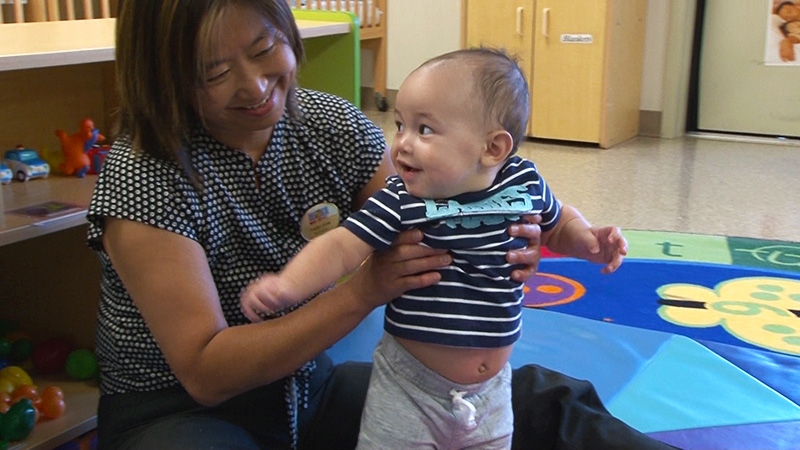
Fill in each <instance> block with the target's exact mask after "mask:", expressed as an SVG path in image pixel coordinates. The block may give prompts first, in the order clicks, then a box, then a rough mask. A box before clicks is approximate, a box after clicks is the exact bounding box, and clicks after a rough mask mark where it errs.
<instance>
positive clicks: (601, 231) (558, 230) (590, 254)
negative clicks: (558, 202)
mask: <svg viewBox="0 0 800 450" xmlns="http://www.w3.org/2000/svg"><path fill="white" fill-rule="evenodd" d="M542 245H546V246H547V248H548V249H550V250H552V251H554V252H556V253H560V254H562V255H567V256H572V257H575V258H580V259H585V260H587V261H590V262H594V263H599V264H605V266H604V267H603V269H602V272H603V273H611V272H614V271H615V270H617V268H619V266H620V265H621V264H622V260H623V259H624V257H625V255H627V254H628V241H626V240H625V237H623V236H622V232H621V231H620V229H619V228H617V227H593V226H591V225H590V224H589V222H588V221H586V219H584V218H583V216H582V215H581V213H580V212H579V211H578V210H577V209H575V208H573V207H572V206H570V205H563V206H562V207H561V218H560V219H559V221H558V224H556V226H555V227H554V228H552V229H550V230H548V231H545V232H542Z"/></svg>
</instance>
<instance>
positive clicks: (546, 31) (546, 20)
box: [542, 8, 550, 39]
mask: <svg viewBox="0 0 800 450" xmlns="http://www.w3.org/2000/svg"><path fill="white" fill-rule="evenodd" d="M542 36H544V38H545V39H548V38H550V8H544V9H542Z"/></svg>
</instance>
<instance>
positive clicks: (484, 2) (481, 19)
mask: <svg viewBox="0 0 800 450" xmlns="http://www.w3.org/2000/svg"><path fill="white" fill-rule="evenodd" d="M465 3H466V10H465V15H466V18H465V21H466V28H465V37H466V38H465V46H466V47H477V46H480V45H485V46H490V47H496V48H504V49H506V50H507V51H508V52H509V53H511V54H512V55H514V56H516V57H517V58H518V60H519V65H520V68H521V69H522V71H523V72H524V73H525V77H526V78H527V79H528V83H529V84H530V81H531V75H532V73H533V33H534V6H535V0H465ZM530 132H531V121H529V122H528V134H530Z"/></svg>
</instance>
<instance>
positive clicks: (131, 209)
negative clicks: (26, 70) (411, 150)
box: [88, 89, 385, 393]
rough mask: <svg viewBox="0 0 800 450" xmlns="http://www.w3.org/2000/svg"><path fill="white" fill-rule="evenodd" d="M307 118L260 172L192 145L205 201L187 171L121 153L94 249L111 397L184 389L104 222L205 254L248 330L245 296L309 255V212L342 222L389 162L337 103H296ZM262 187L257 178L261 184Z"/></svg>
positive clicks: (105, 184)
mask: <svg viewBox="0 0 800 450" xmlns="http://www.w3.org/2000/svg"><path fill="white" fill-rule="evenodd" d="M297 98H298V102H299V106H300V111H301V115H300V118H289V117H286V116H284V118H282V119H281V120H280V121H279V122H278V123H277V124H276V125H275V130H274V132H273V135H272V140H271V142H270V144H269V147H268V148H267V150H266V152H265V154H264V155H263V157H262V158H261V159H260V160H259V161H258V162H257V164H256V167H255V176H254V170H253V163H252V160H251V159H250V157H249V156H247V155H246V154H245V153H243V152H240V151H237V150H233V149H231V148H229V147H227V146H225V145H224V144H222V143H220V142H218V141H216V140H215V139H214V138H212V137H211V136H209V135H208V134H205V133H203V132H199V133H197V134H196V135H195V136H193V139H192V142H191V146H190V149H189V152H190V155H191V162H192V164H193V166H194V167H195V168H196V170H197V171H198V172H199V174H200V175H201V176H202V180H203V186H204V190H203V191H202V192H200V191H198V190H196V189H195V188H194V187H193V186H192V183H191V182H190V180H189V178H188V177H187V176H186V175H185V174H184V172H183V171H182V170H181V169H180V167H179V166H178V164H177V163H174V162H170V161H162V160H158V159H155V158H152V157H149V156H146V155H139V154H136V155H135V154H134V153H133V152H132V151H131V148H130V142H128V141H127V140H125V139H119V140H117V142H115V143H114V145H113V146H112V149H111V151H110V152H109V155H108V157H107V159H106V160H105V163H104V167H103V171H102V173H101V175H100V177H99V179H98V182H97V186H96V188H95V191H94V196H93V198H92V201H91V204H90V206H89V212H88V220H89V224H90V226H89V233H88V240H89V245H90V246H91V247H92V248H94V249H96V250H98V253H99V255H100V260H101V266H102V298H101V302H100V308H99V313H98V316H99V317H98V325H97V326H98V328H97V339H96V352H97V355H98V359H99V360H100V365H101V373H102V381H101V392H102V393H125V392H136V391H150V390H155V389H161V388H165V387H169V386H172V385H176V384H177V383H178V381H177V380H176V378H175V377H174V376H173V374H172V373H171V371H170V369H169V366H168V365H167V362H166V360H165V359H164V356H163V355H162V353H161V351H160V350H159V347H158V345H157V344H156V342H155V341H154V339H153V337H152V335H151V334H150V332H149V330H148V329H147V327H146V325H145V322H144V320H143V319H142V316H141V315H140V314H139V311H138V310H137V309H136V307H135V306H134V304H133V302H132V301H131V298H130V296H129V295H128V293H127V292H126V290H125V287H124V286H123V284H122V282H121V281H120V279H119V276H118V275H117V273H116V271H115V270H114V266H113V265H112V264H111V261H110V260H109V258H108V255H107V254H106V253H105V252H104V251H103V248H102V244H101V238H102V234H103V218H104V217H114V218H120V219H126V220H133V221H137V222H142V223H145V224H149V225H152V226H154V227H158V228H161V229H164V230H168V231H172V232H175V233H178V234H180V235H183V236H185V237H187V238H189V239H192V240H194V241H196V242H198V243H199V244H200V245H201V246H202V247H203V249H204V250H205V253H206V256H207V258H208V264H209V266H210V268H211V273H212V275H213V276H214V280H215V282H216V286H217V289H218V291H219V296H220V302H221V304H222V311H223V313H224V315H225V319H226V320H227V321H228V324H229V325H231V326H234V325H240V324H243V323H246V322H247V319H246V318H245V317H244V316H243V315H242V314H241V312H240V310H239V293H240V292H241V290H242V289H243V288H244V287H245V286H246V285H247V284H248V283H249V282H250V281H252V280H254V279H255V278H256V277H257V276H258V275H259V274H261V273H263V272H265V271H277V270H279V269H280V268H281V267H282V266H283V265H284V264H286V262H288V260H289V259H290V258H291V257H292V256H293V255H294V254H295V253H297V252H298V251H299V250H300V248H301V247H302V246H303V245H304V243H305V239H303V237H302V236H301V234H300V227H299V225H298V224H299V222H300V220H301V217H302V216H303V214H304V213H305V212H306V211H308V209H309V208H311V207H313V206H315V205H318V204H320V203H325V202H328V203H333V204H335V205H336V206H337V207H338V208H339V211H340V213H341V219H344V218H346V217H347V216H348V215H349V213H350V212H351V211H352V204H353V200H354V198H355V196H356V195H357V193H358V192H359V191H360V190H361V189H362V188H363V187H364V186H365V185H366V183H367V182H368V181H369V179H370V178H371V177H372V176H373V174H374V173H375V171H376V170H377V167H378V165H379V164H380V162H381V158H382V157H383V151H384V148H385V140H384V137H383V133H382V131H381V130H380V129H379V128H378V127H376V126H375V125H374V124H372V122H370V121H369V120H368V119H367V118H366V117H365V116H364V115H363V114H362V113H361V112H360V111H359V110H358V109H357V108H355V107H354V106H352V105H351V104H349V103H347V102H345V101H344V100H342V99H339V98H338V97H334V96H331V95H328V94H324V93H320V92H315V91H309V90H302V89H299V90H298V92H297ZM255 177H257V178H258V183H256V179H255Z"/></svg>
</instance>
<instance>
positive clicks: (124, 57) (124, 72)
mask: <svg viewBox="0 0 800 450" xmlns="http://www.w3.org/2000/svg"><path fill="white" fill-rule="evenodd" d="M234 5H237V6H245V7H249V8H252V9H253V11H255V12H257V13H259V14H261V15H263V17H264V18H265V19H266V20H267V21H268V22H269V23H270V24H271V25H272V26H273V27H274V28H275V30H276V32H277V36H278V38H279V39H282V40H284V41H285V42H286V43H287V44H288V45H289V46H290V47H291V49H292V51H293V52H294V55H295V57H296V59H297V61H298V64H299V63H300V62H301V61H303V57H304V51H303V43H302V40H301V39H300V33H299V31H298V29H297V25H296V23H295V21H294V17H293V16H292V11H291V9H290V8H289V5H288V3H287V2H286V1H285V0H130V1H125V2H123V3H122V4H121V5H120V12H119V17H118V19H117V30H116V74H117V81H118V85H119V95H120V114H119V121H118V124H117V133H116V134H117V135H123V134H124V135H127V136H128V137H129V138H130V140H131V143H132V146H133V149H134V150H135V151H137V152H144V153H147V154H149V155H152V156H154V157H158V158H162V159H171V160H174V161H177V162H178V163H179V164H180V165H181V167H183V169H184V170H185V171H186V173H187V175H188V176H189V177H190V178H191V179H192V181H193V183H194V184H195V186H199V184H200V181H199V177H198V174H197V171H196V170H194V168H193V167H192V166H191V163H190V162H189V157H188V155H187V154H186V145H187V143H188V142H189V139H190V135H191V130H192V127H193V126H194V125H195V124H196V123H198V121H199V120H201V118H200V117H197V113H196V111H195V110H194V105H195V103H196V102H195V95H196V94H195V92H196V88H197V87H198V86H199V83H201V82H202V81H201V80H202V79H203V78H202V77H203V73H202V72H203V64H202V60H203V57H204V51H205V50H206V48H207V46H208V45H209V40H210V39H215V38H220V36H217V35H215V34H214V30H215V28H216V25H217V24H218V23H219V21H220V20H221V18H222V17H223V15H224V14H225V11H226V10H227V9H228V8H229V7H230V6H234ZM287 110H288V111H289V113H290V114H291V113H293V112H295V111H296V99H295V98H294V89H290V94H289V98H287Z"/></svg>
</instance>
